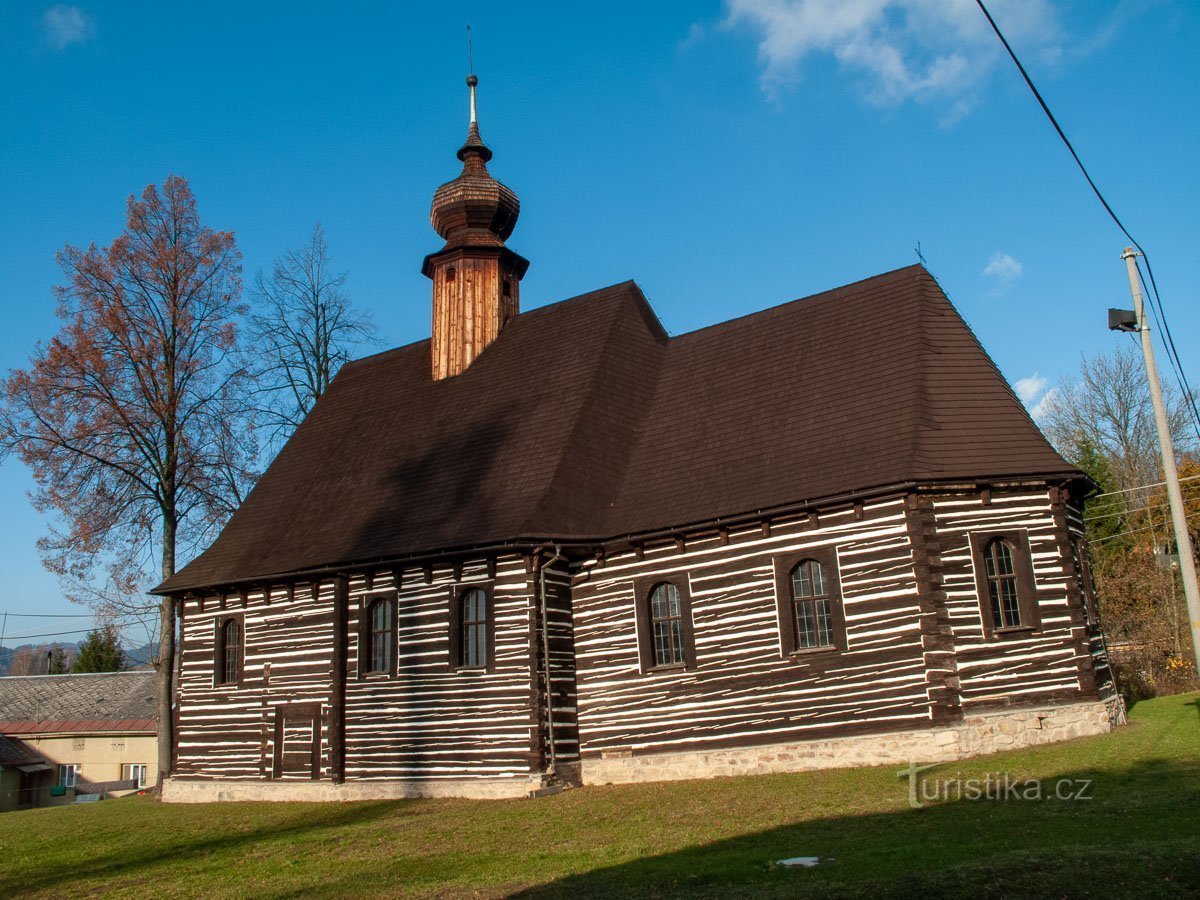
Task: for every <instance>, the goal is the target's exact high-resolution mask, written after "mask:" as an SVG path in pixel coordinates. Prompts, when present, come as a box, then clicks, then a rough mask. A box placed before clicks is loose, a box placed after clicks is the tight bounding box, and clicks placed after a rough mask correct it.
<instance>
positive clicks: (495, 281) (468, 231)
mask: <svg viewBox="0 0 1200 900" xmlns="http://www.w3.org/2000/svg"><path fill="white" fill-rule="evenodd" d="M478 83H479V79H478V78H476V77H475V76H474V75H469V76H468V77H467V87H468V88H469V89H470V94H471V120H470V125H469V126H468V128H467V141H466V143H465V144H463V145H462V147H461V149H459V151H458V158H459V159H460V160H462V164H463V168H462V173H461V174H460V175H459V176H458V177H457V178H455V179H454V180H453V181H449V182H447V183H446V184H443V185H442V186H441V187H440V188H438V189H437V191H435V192H434V195H433V207H432V208H431V210H430V213H429V219H430V222H432V223H433V227H434V230H435V231H437V233H438V234H439V235H441V236H442V237H443V238H444V239H445V241H446V245H445V246H444V247H442V249H441V250H439V251H437V252H436V253H431V254H430V255H429V256H427V257H425V263H424V265H423V266H422V267H421V272H422V274H424V275H425V276H426V277H427V278H430V279H431V280H432V281H433V341H432V364H433V377H434V380H441V379H443V378H450V377H452V376H454V375H458V374H461V373H462V372H463V371H464V370H465V369H466V368H467V366H469V365H471V363H472V362H474V360H475V359H476V357H478V356H479V354H480V353H482V352H483V351H484V350H485V349H486V348H487V346H488V345H489V344H491V342H492V341H494V340H495V339H496V338H497V337H498V336H499V334H500V330H501V329H502V328H503V327H504V324H505V323H506V322H507V321H508V320H509V319H511V318H513V317H514V316H515V315H517V314H518V313H519V312H520V286H521V279H522V278H523V277H524V275H525V270H526V269H528V268H529V261H528V260H527V259H525V258H523V257H521V256H519V255H518V254H516V253H513V252H512V251H511V250H509V249H508V247H506V246H505V244H504V242H505V241H506V240H507V239H508V237H509V235H511V234H512V232H513V228H515V227H516V224H517V216H518V215H519V214H520V211H521V203H520V201H519V200H518V199H517V195H516V194H514V193H513V192H512V191H511V190H509V189H508V188H507V187H505V186H504V185H503V184H501V183H500V182H499V181H497V180H496V179H495V178H493V177H492V176H491V174H490V173H489V172H488V170H487V163H488V160H490V159H491V158H492V151H491V150H489V149H488V148H487V146H486V145H485V144H484V143H483V140H482V139H481V138H480V136H479V124H478V122H477V121H476V118H475V86H476V85H477V84H478Z"/></svg>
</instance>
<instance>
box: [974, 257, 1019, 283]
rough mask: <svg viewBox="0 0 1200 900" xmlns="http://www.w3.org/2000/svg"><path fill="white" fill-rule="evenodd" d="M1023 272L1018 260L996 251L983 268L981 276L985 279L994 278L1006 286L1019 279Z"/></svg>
mask: <svg viewBox="0 0 1200 900" xmlns="http://www.w3.org/2000/svg"><path fill="white" fill-rule="evenodd" d="M1024 271H1025V267H1024V266H1023V265H1021V261H1020V260H1018V259H1015V258H1014V257H1012V256H1009V255H1008V254H1007V253H1001V252H1000V251H999V250H997V251H996V252H995V253H993V254H992V258H991V259H989V260H988V264H987V265H986V266H985V267H984V269H983V275H984V277H985V278H994V279H996V280H997V281H999V282H1001V283H1002V284H1007V283H1008V282H1010V281H1016V280H1017V279H1018V278H1020V277H1021V274H1022V273H1023V272H1024Z"/></svg>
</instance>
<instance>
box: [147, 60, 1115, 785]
mask: <svg viewBox="0 0 1200 900" xmlns="http://www.w3.org/2000/svg"><path fill="white" fill-rule="evenodd" d="M469 83H470V82H469ZM473 111H474V84H473V83H472V118H471V122H470V127H469V131H468V139H467V142H466V144H465V145H464V146H463V147H462V149H460V150H459V152H458V156H459V159H460V160H462V162H463V170H462V174H461V175H460V176H459V177H458V178H456V179H455V180H454V181H451V182H449V183H448V184H446V185H443V186H442V187H441V188H439V189H438V190H437V192H436V193H435V195H434V201H433V210H432V221H433V225H434V227H435V229H436V230H437V231H438V233H439V234H440V235H441V236H442V237H443V238H444V239H445V240H446V244H445V246H443V247H442V248H441V249H440V250H438V251H437V252H436V253H434V254H432V255H430V256H428V257H426V259H425V261H424V268H423V271H424V273H425V274H426V275H427V276H428V277H429V278H430V279H431V280H432V282H433V334H432V339H431V340H427V341H421V342H419V343H416V344H412V345H409V346H406V347H401V348H398V349H395V350H390V351H388V352H385V353H380V354H378V355H375V356H371V357H368V358H366V359H362V360H359V361H357V362H354V363H350V364H348V365H346V366H345V368H343V369H342V371H341V373H340V374H339V375H338V376H337V378H336V379H335V380H334V382H333V384H332V386H331V387H330V389H329V391H328V392H327V393H326V394H325V396H323V397H322V398H321V399H320V400H319V401H318V402H317V404H316V406H315V407H314V409H313V410H312V412H311V413H310V414H309V416H308V417H307V419H306V420H305V421H304V423H303V424H302V425H301V426H300V428H299V429H297V431H296V433H295V434H294V436H293V437H292V439H291V440H290V441H289V442H288V444H287V446H285V447H284V449H283V450H282V452H281V453H280V454H279V456H278V458H277V459H276V460H275V461H274V463H272V465H271V466H270V468H269V469H268V470H267V472H266V473H265V474H264V475H263V477H262V478H261V479H260V481H259V483H258V485H257V486H256V487H255V489H254V491H253V492H252V493H251V494H250V496H249V497H248V498H247V500H246V502H245V503H244V504H243V505H242V507H241V508H240V509H239V510H238V511H237V513H236V514H235V515H234V516H233V518H232V519H231V520H230V522H229V524H228V525H227V526H226V528H225V529H224V531H223V532H222V533H221V535H220V536H219V537H218V538H217V540H216V542H215V543H214V544H213V545H212V546H211V547H210V548H209V549H208V550H207V551H206V552H205V553H203V554H202V555H201V556H200V557H199V558H197V559H196V560H195V561H193V562H192V563H191V564H189V565H187V566H186V567H184V568H183V569H182V570H180V571H179V572H178V573H177V574H176V575H175V576H173V577H172V578H170V579H168V580H167V581H166V582H164V583H163V584H162V585H160V586H159V588H158V589H157V591H158V592H159V593H162V594H165V595H168V596H170V597H173V598H175V599H176V600H177V601H178V606H179V610H180V614H181V617H182V618H181V621H182V626H181V627H182V644H181V653H182V656H181V663H180V665H181V669H180V677H179V682H178V690H177V703H178V726H177V730H176V737H175V746H174V756H175V763H174V775H173V777H172V778H171V779H169V781H168V783H167V785H166V787H165V790H164V797H165V798H166V799H169V800H181V801H182V800H205V799H238V798H268V799H283V798H355V797H387V796H414V795H439V794H440V795H462V796H481V797H482V796H513V795H520V794H524V793H528V792H533V791H537V790H540V789H543V788H552V787H555V786H556V785H557V784H558V783H575V784H577V783H596V782H618V781H634V780H645V779H658V778H681V777H697V776H703V775H714V774H738V773H746V772H764V771H781V770H792V769H803V768H812V767H823V766H834V765H854V764H864V763H868V764H869V763H900V764H904V763H907V762H909V761H910V760H918V761H920V760H937V759H952V758H956V757H961V756H966V755H970V754H972V753H978V752H987V751H990V750H994V749H999V748H1003V747H1012V746H1022V745H1027V744H1033V743H1041V742H1045V741H1052V740H1058V739H1062V738H1066V737H1073V736H1077V735H1080V734H1090V733H1098V732H1102V731H1107V730H1108V729H1109V728H1110V727H1111V725H1112V723H1113V722H1114V721H1116V720H1118V719H1119V717H1120V715H1121V711H1120V707H1119V701H1118V700H1117V699H1116V697H1115V694H1114V691H1113V686H1112V681H1111V677H1110V674H1109V669H1108V662H1107V658H1106V656H1105V652H1104V646H1103V636H1102V633H1101V631H1100V627H1099V622H1098V619H1097V613H1096V604H1095V598H1094V596H1093V594H1092V592H1091V585H1090V579H1089V576H1088V572H1087V563H1086V554H1085V548H1084V545H1083V524H1082V519H1081V512H1080V511H1081V509H1082V502H1083V498H1084V496H1085V495H1086V494H1087V493H1088V492H1089V491H1090V490H1092V489H1093V486H1092V485H1091V483H1090V482H1089V481H1088V480H1087V478H1086V477H1085V476H1084V475H1083V474H1082V473H1080V472H1079V471H1078V470H1076V469H1074V468H1073V467H1072V466H1070V465H1069V464H1068V463H1066V462H1065V461H1064V460H1063V459H1062V458H1061V457H1060V456H1059V455H1058V454H1057V453H1055V451H1054V450H1053V449H1052V448H1051V447H1050V445H1049V444H1048V443H1047V442H1046V440H1045V438H1044V437H1043V436H1042V435H1041V433H1040V432H1039V431H1038V429H1037V427H1036V426H1035V425H1034V423H1033V421H1032V420H1031V419H1030V417H1029V415H1028V414H1027V413H1026V411H1025V409H1024V407H1023V406H1022V405H1021V403H1020V401H1019V400H1018V399H1017V397H1016V396H1015V395H1014V393H1013V391H1012V390H1011V388H1010V387H1009V386H1008V384H1006V383H1005V381H1004V379H1003V377H1002V376H1001V374H1000V372H999V371H998V370H997V368H996V366H995V365H994V364H993V363H992V361H991V360H990V359H989V358H988V356H987V354H986V353H985V352H984V350H983V348H982V347H981V346H980V344H979V343H978V341H977V340H976V339H975V337H974V335H973V334H972V333H971V331H970V330H969V329H968V327H967V325H966V324H965V323H964V322H963V320H962V319H961V318H960V317H959V315H958V314H957V312H956V311H955V310H954V308H953V306H952V305H951V304H950V302H949V301H948V300H947V298H946V296H945V295H944V293H943V292H942V291H941V290H940V288H939V286H938V284H937V283H936V282H935V281H934V279H933V278H932V277H931V276H930V274H929V273H928V272H927V271H926V270H925V269H924V268H923V267H920V266H913V267H910V268H906V269H901V270H898V271H894V272H889V273H887V274H884V275H880V276H877V277H875V278H870V279H868V280H866V281H861V282H857V283H855V284H851V285H848V286H846V287H842V288H838V289H836V290H833V291H829V292H827V293H824V294H818V295H817V296H814V297H809V298H807V299H803V300H798V301H795V302H792V303H786V304H784V305H782V306H776V307H773V308H771V309H767V310H764V311H762V312H758V313H754V314H752V315H748V316H744V317H742V318H738V319H734V320H731V321H728V322H723V323H721V324H719V325H715V326H713V327H710V328H704V329H701V330H699V331H695V332H691V333H688V334H682V335H677V336H673V337H672V336H669V335H668V334H667V333H666V331H664V329H663V327H662V326H661V325H660V324H659V321H658V319H657V318H656V316H655V314H654V311H653V310H652V309H651V308H650V305H649V304H648V303H647V301H646V299H645V297H643V295H642V293H641V291H640V290H639V289H638V288H637V286H636V285H635V284H633V283H632V282H626V283H624V284H619V285H616V286H614V287H609V288H604V289H602V290H599V291H595V292H593V293H590V294H585V295H583V296H581V297H577V298H575V299H572V300H566V301H563V302H561V303H555V304H551V305H548V306H543V307H541V308H538V309H535V310H533V311H530V312H526V313H523V314H521V313H520V312H519V303H518V298H519V287H520V281H521V278H522V276H523V275H524V273H525V269H526V266H527V265H528V263H527V262H526V261H525V260H524V259H522V258H521V257H520V256H518V255H517V254H515V253H514V252H512V251H511V250H509V249H508V248H507V247H506V246H505V241H506V240H507V238H508V237H509V235H510V234H511V232H512V230H513V227H514V225H515V223H516V219H517V213H518V210H519V206H518V202H517V198H516V196H515V195H514V194H513V193H512V191H510V190H508V188H506V187H504V186H503V185H501V184H500V183H499V182H497V181H495V179H493V178H492V176H491V175H490V174H489V173H488V171H487V167H486V163H487V162H488V160H489V159H490V158H491V151H490V150H488V149H487V147H486V146H484V144H483V142H482V140H481V139H480V136H479V130H478V126H477V124H476V122H475V119H474V115H473ZM714 264H717V261H716V258H715V256H714Z"/></svg>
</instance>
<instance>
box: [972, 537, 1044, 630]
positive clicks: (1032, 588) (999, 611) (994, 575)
mask: <svg viewBox="0 0 1200 900" xmlns="http://www.w3.org/2000/svg"><path fill="white" fill-rule="evenodd" d="M970 543H971V559H972V563H973V564H974V567H975V588H976V592H977V593H978V595H979V612H980V618H981V620H982V623H983V633H984V636H985V637H987V638H992V637H999V636H1003V635H1004V634H1006V633H1015V632H1024V631H1031V630H1033V629H1035V628H1037V627H1038V624H1039V618H1038V607H1037V593H1036V585H1035V583H1034V578H1033V564H1032V561H1031V556H1030V552H1029V536H1028V534H1027V533H1026V532H1025V531H1005V532H990V533H989V532H982V533H975V534H972V535H971V538H970Z"/></svg>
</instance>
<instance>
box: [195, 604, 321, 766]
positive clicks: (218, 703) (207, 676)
mask: <svg viewBox="0 0 1200 900" xmlns="http://www.w3.org/2000/svg"><path fill="white" fill-rule="evenodd" d="M334 589H335V585H334V582H333V581H326V582H324V583H323V584H321V586H320V592H319V596H317V597H315V598H314V597H313V595H312V592H311V590H310V585H308V584H301V585H299V586H298V587H297V588H296V590H295V592H294V597H293V599H291V600H288V598H287V591H286V590H285V589H283V588H281V587H276V588H274V589H273V590H272V591H271V596H270V599H271V602H270V603H267V602H266V596H265V594H264V592H263V591H262V590H261V589H260V590H257V591H252V592H248V593H247V594H246V595H245V599H244V600H243V599H242V596H241V595H239V594H237V593H234V594H229V595H225V596H207V597H204V598H191V599H187V600H185V601H184V603H183V620H182V640H181V644H180V670H179V685H178V704H179V706H178V716H177V732H176V738H175V740H176V753H177V758H176V769H175V774H176V776H177V777H180V778H189V777H205V778H214V777H220V778H255V779H258V778H268V777H271V776H272V774H273V770H274V761H275V752H276V747H275V736H276V723H277V721H278V718H279V713H278V710H279V708H280V707H284V708H295V709H298V710H307V709H308V708H310V707H313V706H315V707H316V710H317V715H318V721H317V729H316V730H317V731H319V734H318V735H317V741H316V750H317V754H318V766H319V770H320V774H321V775H322V776H323V777H328V775H329V774H330V773H329V768H330V764H331V757H330V744H329V736H330V729H329V725H330V722H329V710H330V704H331V701H332V699H333V698H332V687H333V678H332V672H331V659H332V649H333V631H334V621H333V620H334ZM230 617H234V618H237V619H240V620H241V622H242V640H243V646H244V648H245V649H244V656H243V662H242V667H241V680H240V683H235V684H217V683H216V673H215V668H216V658H217V654H216V638H217V628H218V625H219V623H221V622H223V621H224V620H225V619H227V618H230ZM297 721H298V720H297V719H292V720H290V721H289V722H288V728H287V732H288V734H287V735H286V736H285V739H294V740H296V741H297V745H298V744H299V743H300V734H299V732H300V731H301V730H303V726H302V725H298V724H297ZM299 721H302V720H299ZM309 721H310V725H309V728H310V729H311V728H312V725H311V719H310V720H309ZM281 749H282V748H281ZM298 752H303V751H298ZM287 777H296V778H311V772H308V771H303V772H302V771H300V770H299V768H297V769H296V770H295V771H294V772H292V773H289V774H288V776H287Z"/></svg>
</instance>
